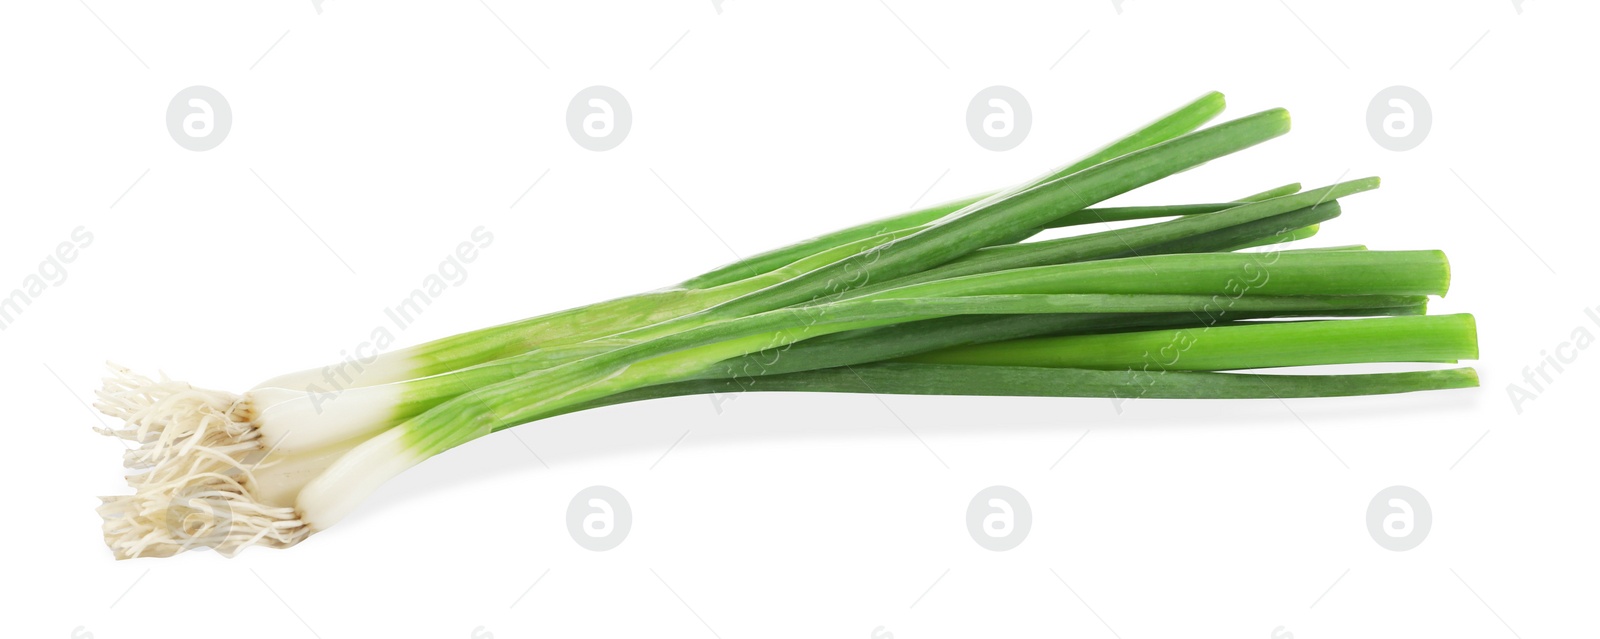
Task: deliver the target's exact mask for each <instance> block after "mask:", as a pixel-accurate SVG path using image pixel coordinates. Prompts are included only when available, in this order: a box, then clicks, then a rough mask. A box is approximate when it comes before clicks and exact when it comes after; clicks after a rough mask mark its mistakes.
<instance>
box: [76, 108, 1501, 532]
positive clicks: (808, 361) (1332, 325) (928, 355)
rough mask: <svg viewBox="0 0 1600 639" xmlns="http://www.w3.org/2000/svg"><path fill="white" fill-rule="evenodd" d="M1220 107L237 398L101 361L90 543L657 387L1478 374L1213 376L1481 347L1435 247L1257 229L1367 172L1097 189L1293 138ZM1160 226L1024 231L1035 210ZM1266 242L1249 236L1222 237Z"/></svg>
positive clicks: (1282, 116)
mask: <svg viewBox="0 0 1600 639" xmlns="http://www.w3.org/2000/svg"><path fill="white" fill-rule="evenodd" d="M1221 107H1222V99H1221V96H1220V94H1214V93H1213V94H1208V95H1207V96H1203V97H1202V98H1200V99H1199V100H1196V101H1194V102H1191V103H1190V104H1188V105H1185V106H1184V107H1182V108H1180V109H1178V110H1177V111H1174V112H1173V113H1171V114H1169V115H1167V116H1165V117H1163V118H1161V119H1158V120H1157V121H1156V122H1155V123H1153V124H1151V125H1149V126H1147V127H1145V128H1143V129H1140V130H1139V131H1136V132H1135V133H1133V134H1130V135H1128V136H1125V137H1123V138H1121V139H1119V140H1118V141H1116V142H1114V143H1113V144H1111V145H1109V146H1107V147H1106V148H1104V149H1101V150H1099V151H1097V152H1095V153H1092V154H1090V155H1089V156H1088V157H1086V158H1084V159H1083V160H1080V161H1077V162H1073V163H1071V164H1068V165H1066V166H1063V167H1060V168H1058V169H1055V170H1052V171H1050V172H1047V173H1045V174H1044V175H1041V176H1040V177H1037V178H1035V179H1032V180H1029V181H1027V182H1024V183H1022V184H1020V185H1018V186H1014V187H1011V188H1008V189H1004V190H1000V191H997V192H994V193H990V194H984V195H980V196H975V197H972V198H967V199H964V200H960V201H957V202H954V203H951V204H947V205H941V206H937V207H932V208H929V209H923V210H920V211H913V212H911V213H906V214H902V215H899V216H895V217H891V218H886V219H883V220H878V221H875V222H871V223H868V224H864V225H859V226H856V227H852V228H849V229H845V230H842V231H839V232H836V233H832V234H828V235H825V236H822V237H819V238H814V239H811V240H806V241H804V242H800V243H797V244H794V245H791V246H789V247H785V248H782V249H778V250H775V251H770V252H768V253H763V254H761V255H757V256H754V257H751V258H748V259H745V260H741V261H740V262H736V263H734V264H730V265H728V266H725V267H722V268H719V269H716V270H713V271H711V272H708V273H706V274H704V275H702V276H699V277H696V278H692V279H690V280H688V281H685V282H684V283H682V284H680V285H678V286H675V287H669V288H667V289H661V290H657V291H652V292H649V293H644V294H641V295H638V296H632V297H626V298H620V299H617V300H612V301H609V302H602V303H600V304H595V305H591V306H587V307H581V308H578V309H572V310H569V311H562V312H559V313H554V314H549V315H544V316H540V317H535V318H532V319H528V320H523V321H519V322H514V323H511V324H503V325H500V326H496V327H492V328H488V329H483V330H479V331H474V332H470V333H465V334H462V335H458V336H454V337H449V338H445V339H442V340H437V341H434V342H430V343H427V344H423V345H420V346H417V347H413V348H410V349H406V350H403V351H397V352H394V353H390V354H385V355H383V356H381V357H380V358H378V360H376V361H372V362H364V363H357V365H356V366H354V367H353V368H354V370H350V369H351V368H352V367H350V366H347V365H336V366H335V367H325V368H324V369H314V370H310V371H302V372H299V373H292V374H289V375H284V376H279V377H276V378H272V379H271V380H268V381H267V382H264V383H262V384H261V385H259V386H257V387H256V388H253V389H252V390H250V391H249V392H247V393H243V394H234V393H227V392H222V391H212V390H204V389H198V388H194V387H191V386H189V385H188V384H184V383H182V382H177V381H174V380H170V379H167V378H165V377H162V378H161V379H149V378H145V377H141V376H138V375H135V374H134V373H132V372H130V371H126V370H122V369H118V370H117V374H116V375H115V376H114V377H113V378H111V379H109V380H107V384H106V387H105V388H104V389H103V390H102V391H101V395H100V401H99V406H100V408H101V409H102V410H103V411H105V412H107V413H108V414H111V415H113V416H115V417H119V418H121V419H123V420H124V422H125V426H124V427H123V428H120V429H117V430H114V431H112V434H115V435H118V436H121V437H123V438H125V439H128V440H131V441H133V442H134V443H136V444H138V445H137V447H135V448H134V449H133V450H131V451H129V453H128V454H127V456H126V462H127V464H128V465H129V466H130V467H133V468H135V469H136V470H138V471H140V472H137V473H136V474H134V475H130V476H129V483H130V484H131V485H132V486H133V487H134V488H135V493H134V494H133V495H125V496H118V497H111V498H105V501H104V503H103V505H102V507H101V509H100V512H101V515H102V516H103V518H104V521H105V524H104V530H105V534H106V539H107V543H108V544H109V545H110V546H111V548H112V550H113V551H114V553H115V554H116V556H118V557H119V558H130V557H140V556H167V555H171V554H175V553H177V552H181V551H183V550H185V549H188V548H191V547H210V548H214V549H217V550H219V551H221V552H223V553H224V554H229V555H231V554H232V553H235V552H238V551H239V550H241V549H243V548H245V547H249V546H253V545H260V546H268V547H286V546H290V545H293V544H295V543H298V542H299V541H301V540H303V539H305V538H306V537H307V536H309V535H310V534H312V533H314V532H316V531H320V530H324V529H326V528H328V527H329V526H332V525H334V524H335V523H337V522H338V521H340V520H341V519H342V518H343V517H344V516H345V515H347V514H348V513H349V512H351V511H352V510H354V509H355V508H356V507H357V506H358V505H359V504H360V503H361V501H362V500H363V499H364V498H365V497H366V496H367V495H368V494H370V493H371V492H372V491H373V490H375V489H376V488H377V487H378V486H379V485H381V484H382V483H383V482H385V481H387V480H388V479H390V478H392V477H393V476H395V475H397V474H399V473H401V472H403V471H404V470H406V469H408V468H410V467H411V466H414V465H415V464H417V463H420V462H422V461H424V460H426V459H428V458H429V457H432V456H433V455H436V454H438V453H440V452H443V451H444V450H448V449H450V448H453V447H455V446H458V445H461V444H464V443H466V442H468V441H471V440H473V439H476V438H478V437H481V436H483V435H485V434H488V433H491V432H494V431H496V430H501V429H504V428H509V427H513V426H516V425H519V424H523V423H527V422H531V421H536V420H541V419H546V418H550V417H554V416H557V415H561V414H564V413H568V412H573V411H577V410H586V409H589V408H596V407H600V406H606V405H611V404H617V403H623V402H631V401H641V400H646V399H653V398H657V397H670V396H676V395H686V394H698V393H723V392H732V391H744V390H777V391H817V392H880V393H907V394H965V395H1038V396H1079V397H1119V398H1121V397H1151V398H1262V397H1274V398H1288V397H1329V396H1343V395H1361V394H1381V393H1397V392H1411V391H1419V390H1442V389H1448V388H1460V387H1465V386H1471V385H1475V383H1476V378H1475V377H1474V376H1473V375H1472V372H1471V370H1470V369H1456V370H1455V371H1453V372H1452V371H1411V372H1403V373H1385V374H1381V375H1315V376H1311V375H1259V374H1254V373H1238V372H1231V371H1237V370H1244V369H1260V368H1275V367H1292V366H1308V365H1321V364H1345V363H1364V362H1373V361H1384V362H1417V363H1439V362H1455V361H1459V360H1461V359H1471V358H1473V357H1476V331H1475V327H1474V326H1473V325H1472V323H1471V318H1470V316H1442V317H1434V316H1427V315H1425V313H1426V305H1427V301H1428V299H1429V297H1430V296H1442V295H1443V294H1444V293H1445V291H1446V290H1447V289H1448V284H1449V266H1448V262H1447V261H1446V259H1445V258H1444V256H1443V254H1442V253H1439V252H1437V251H1367V250H1365V249H1364V247H1359V246H1356V247H1332V248H1327V249H1311V250H1278V249H1277V248H1276V245H1277V244H1278V243H1282V242H1287V241H1294V240H1298V239H1303V238H1305V237H1309V236H1310V235H1311V234H1314V233H1315V231H1316V229H1317V228H1319V225H1320V224H1322V223H1325V222H1327V221H1330V220H1332V219H1334V218H1336V217H1338V216H1339V215H1340V214H1341V212H1342V207H1341V205H1340V200H1341V198H1345V197H1348V196H1351V195H1354V194H1358V193H1361V192H1364V191H1369V190H1372V189H1374V188H1376V187H1377V186H1378V180H1377V179H1376V178H1366V179H1361V180H1352V181H1349V182H1341V183H1338V184H1334V185H1330V186H1326V187H1322V188H1318V189H1311V190H1307V191H1301V190H1300V186H1299V185H1298V184H1293V185H1288V186H1285V187H1279V188H1276V189H1272V190H1269V191H1264V192H1262V193H1258V194H1255V195H1252V196H1250V197H1247V198H1241V199H1240V200H1237V201H1234V202H1228V203H1216V204H1186V205H1169V206H1144V207H1096V205H1097V204H1099V203H1101V202H1103V201H1105V200H1107V199H1109V198H1112V197H1115V196H1117V195H1120V194H1123V193H1126V192H1128V191H1130V190H1133V189H1136V188H1138V187H1140V186H1143V185H1146V184H1149V183H1151V182H1155V181H1158V180H1160V179H1162V178H1165V177H1168V176H1170V175H1173V174H1175V173H1178V172H1181V171H1186V170H1189V169H1192V168H1195V167H1198V166H1200V165H1202V164H1206V163H1209V162H1212V161H1214V160H1217V159H1220V158H1222V157H1224V156H1226V155H1229V154H1232V153H1234V152H1237V151H1241V150H1243V149H1246V148H1249V147H1251V146H1254V145H1256V144H1259V143H1261V142H1264V141H1266V140H1269V139H1272V138H1274V137H1277V136H1279V135H1282V134H1283V133H1285V132H1286V131H1287V130H1288V126H1289V121H1288V115H1287V113H1286V112H1284V111H1282V110H1281V109H1275V110H1270V111H1265V112H1262V113H1258V114H1255V115H1251V116H1247V117H1244V118H1239V119H1237V120H1233V121H1230V122H1226V123H1223V124H1220V125H1215V126H1212V127H1209V128H1204V129H1202V128H1200V127H1201V126H1202V125H1203V124H1205V123H1206V122H1207V121H1209V120H1210V119H1212V118H1213V117H1215V115H1216V114H1217V113H1218V112H1220V110H1221ZM1168 218H1170V219H1168ZM1156 219H1164V221H1156V222H1149V223H1141V224H1138V225H1136V226H1132V227H1127V228H1110V227H1107V228H1106V229H1105V230H1099V231H1094V232H1088V233H1081V234H1078V235H1073V236H1069V237H1063V238H1057V239H1049V240H1038V241H1028V240H1029V239H1030V238H1032V237H1033V236H1034V235H1036V234H1037V233H1039V232H1040V231H1042V230H1045V229H1051V228H1063V227H1071V226H1080V225H1087V224H1101V223H1105V222H1129V221H1134V222H1143V221H1146V220H1156ZM1261 246H1268V247H1271V248H1269V250H1267V251H1266V252H1251V253H1239V252H1234V251H1237V250H1239V249H1242V248H1255V247H1261ZM1173 340H1178V341H1179V343H1180V344H1181V345H1182V346H1183V348H1182V349H1181V351H1180V352H1181V354H1182V357H1181V358H1179V359H1178V360H1176V361H1172V362H1168V359H1170V358H1166V357H1159V358H1153V357H1152V356H1151V353H1158V354H1166V353H1170V352H1172V351H1174V350H1175V348H1176V347H1174V346H1173V345H1172V342H1173ZM346 364H349V363H348V362H347V363H346ZM1152 365H1155V367H1154V368H1153V367H1152ZM329 371H335V372H337V373H338V375H334V374H331V373H330V372H329ZM336 378H337V379H336ZM335 381H337V382H339V383H338V384H333V382H335ZM327 386H332V387H333V388H331V389H329V388H326V387H327Z"/></svg>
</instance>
